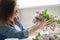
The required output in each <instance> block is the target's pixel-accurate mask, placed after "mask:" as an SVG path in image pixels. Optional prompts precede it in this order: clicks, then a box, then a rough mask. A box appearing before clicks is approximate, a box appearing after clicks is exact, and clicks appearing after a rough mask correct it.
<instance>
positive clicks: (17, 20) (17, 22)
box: [16, 16, 24, 30]
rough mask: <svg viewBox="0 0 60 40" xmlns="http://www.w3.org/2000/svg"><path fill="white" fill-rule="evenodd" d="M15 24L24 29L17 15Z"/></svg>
mask: <svg viewBox="0 0 60 40" xmlns="http://www.w3.org/2000/svg"><path fill="white" fill-rule="evenodd" d="M16 24H17V25H18V26H19V27H20V28H21V30H24V28H23V25H22V24H21V21H20V19H19V17H18V16H17V17H16Z"/></svg>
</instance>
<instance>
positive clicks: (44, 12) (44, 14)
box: [40, 9, 50, 20]
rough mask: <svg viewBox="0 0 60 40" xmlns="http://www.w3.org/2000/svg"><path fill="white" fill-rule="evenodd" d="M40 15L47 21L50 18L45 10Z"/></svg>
mask: <svg viewBox="0 0 60 40" xmlns="http://www.w3.org/2000/svg"><path fill="white" fill-rule="evenodd" d="M40 15H41V16H43V17H45V18H46V19H47V20H49V19H50V16H49V14H48V13H47V9H46V10H43V11H42V13H41V14H40Z"/></svg>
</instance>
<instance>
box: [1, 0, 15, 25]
mask: <svg viewBox="0 0 60 40" xmlns="http://www.w3.org/2000/svg"><path fill="white" fill-rule="evenodd" d="M15 5H16V0H1V1H0V21H1V22H2V23H3V24H4V25H6V24H8V23H9V18H10V17H12V16H13V14H14V7H15Z"/></svg>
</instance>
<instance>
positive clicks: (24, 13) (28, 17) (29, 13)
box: [19, 5, 60, 27]
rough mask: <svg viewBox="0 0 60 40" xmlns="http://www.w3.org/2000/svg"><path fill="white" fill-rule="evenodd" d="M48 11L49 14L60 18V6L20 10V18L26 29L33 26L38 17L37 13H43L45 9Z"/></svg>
mask: <svg viewBox="0 0 60 40" xmlns="http://www.w3.org/2000/svg"><path fill="white" fill-rule="evenodd" d="M46 8H47V9H48V12H49V14H53V15H58V16H60V6H59V5H58V6H45V7H37V8H25V9H19V14H20V15H19V17H20V20H21V22H22V24H23V25H24V27H30V26H32V25H33V22H32V19H33V18H34V16H35V15H36V13H35V12H36V11H37V10H39V11H42V10H44V9H46Z"/></svg>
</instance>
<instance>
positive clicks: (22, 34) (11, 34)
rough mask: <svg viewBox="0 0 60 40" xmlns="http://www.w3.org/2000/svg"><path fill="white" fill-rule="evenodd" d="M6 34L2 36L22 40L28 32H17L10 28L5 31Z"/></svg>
mask: <svg viewBox="0 0 60 40" xmlns="http://www.w3.org/2000/svg"><path fill="white" fill-rule="evenodd" d="M5 31H6V32H5V33H3V35H4V36H6V37H7V38H19V39H23V38H27V37H28V36H29V35H28V31H27V30H23V31H17V30H16V29H14V28H10V29H9V30H8V31H7V30H5Z"/></svg>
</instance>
